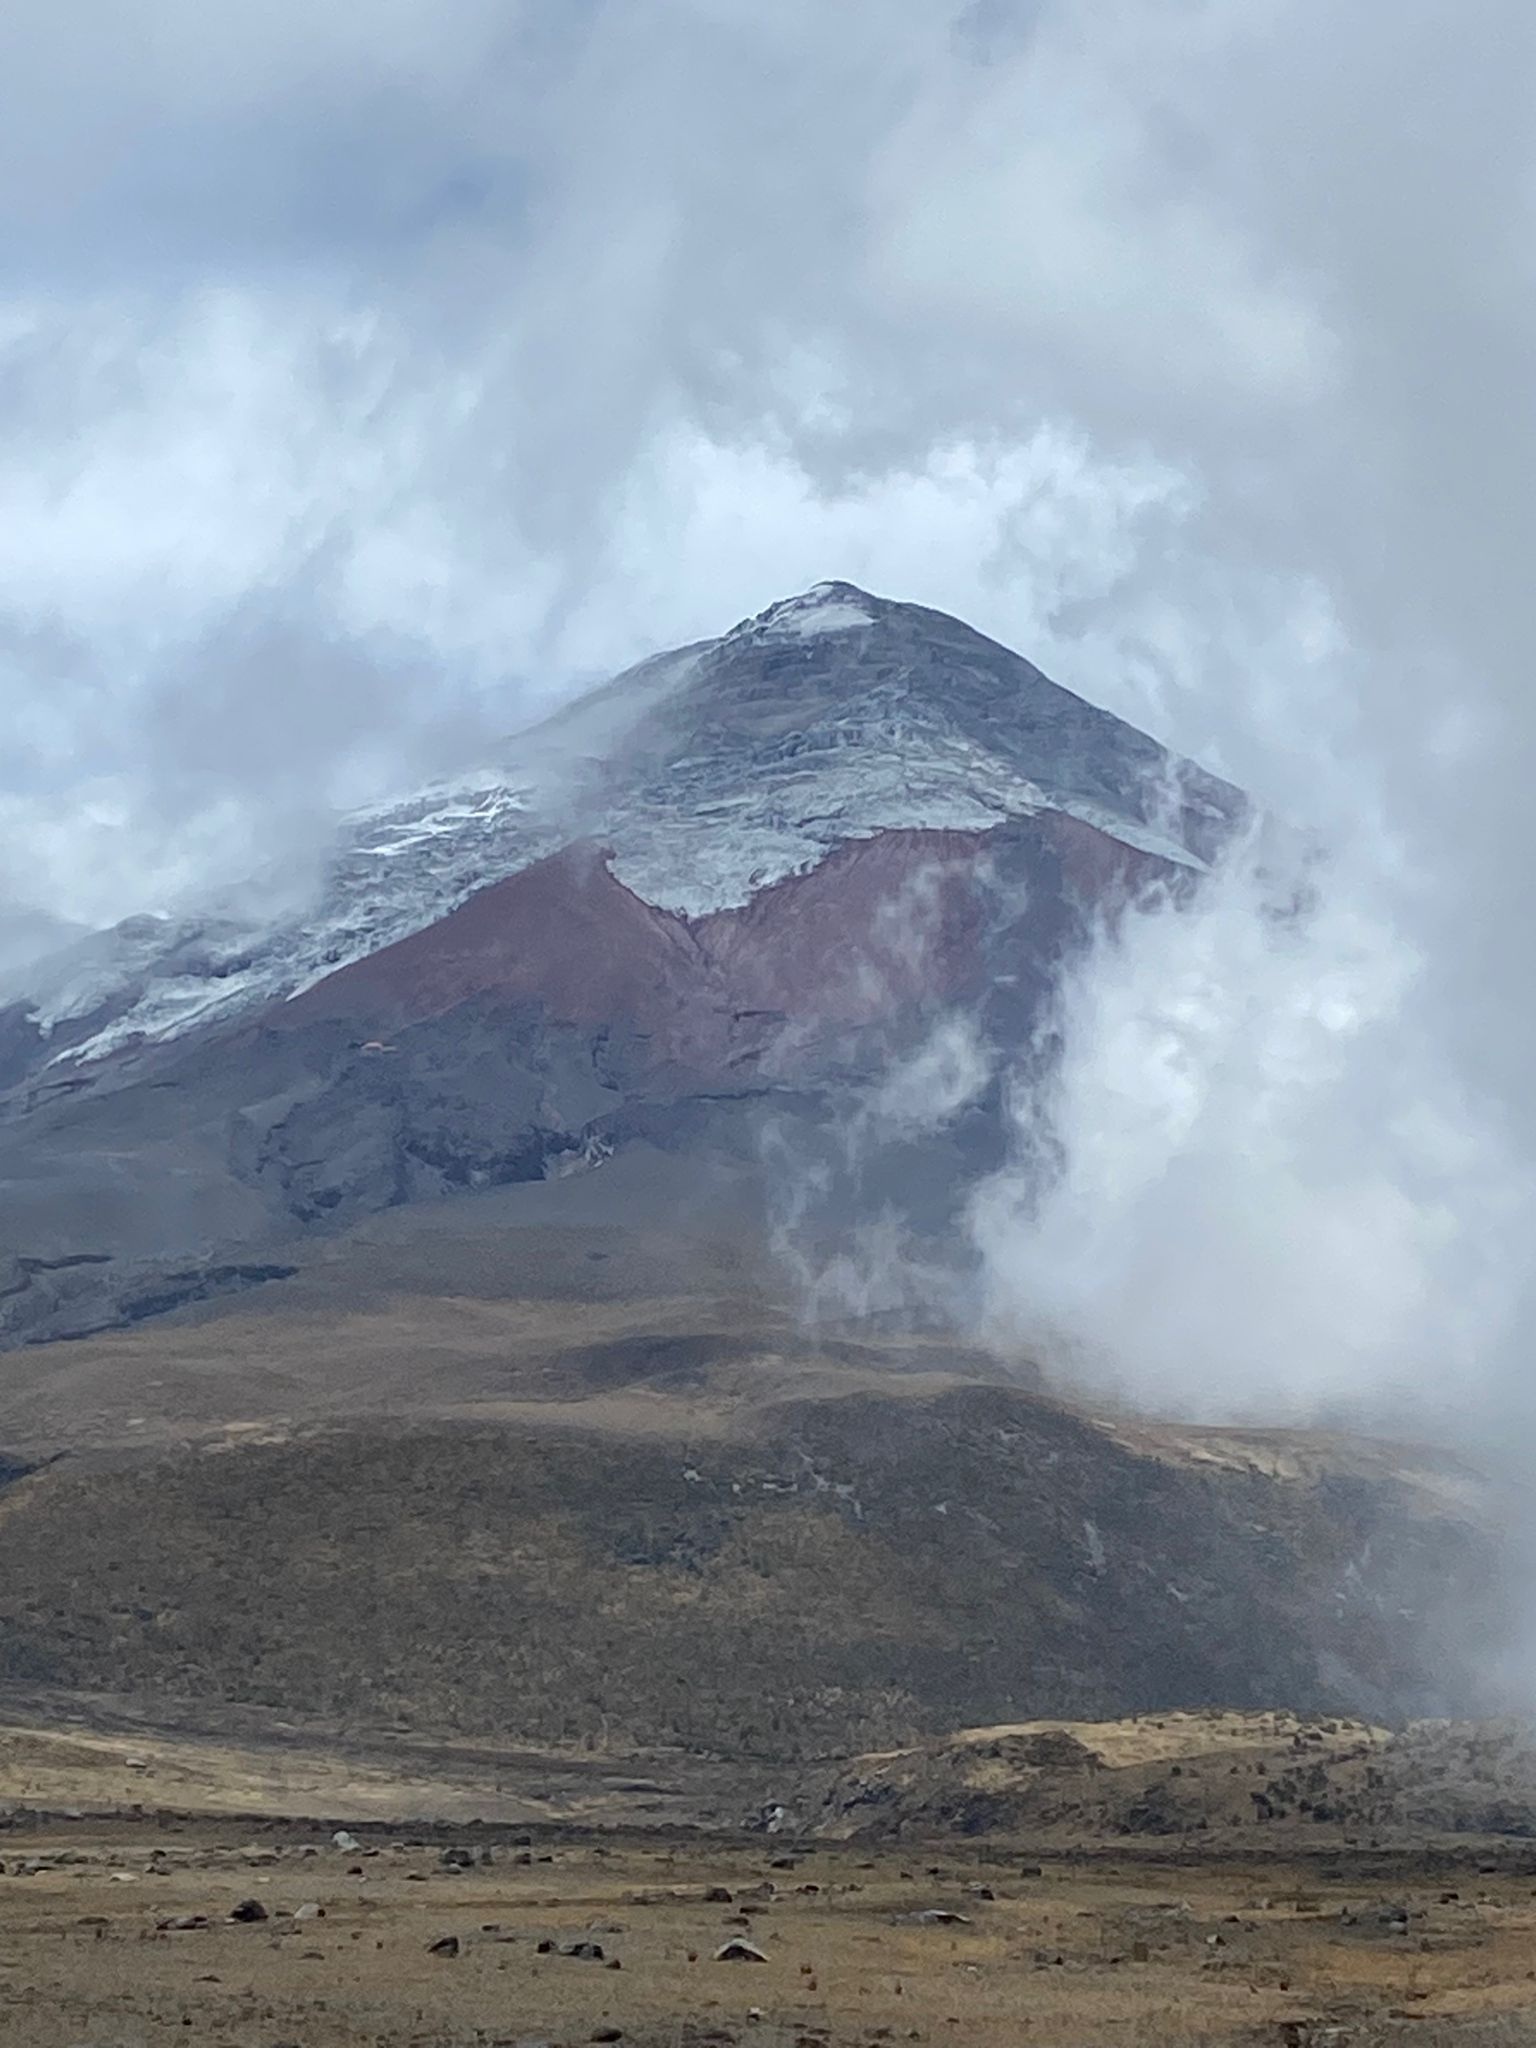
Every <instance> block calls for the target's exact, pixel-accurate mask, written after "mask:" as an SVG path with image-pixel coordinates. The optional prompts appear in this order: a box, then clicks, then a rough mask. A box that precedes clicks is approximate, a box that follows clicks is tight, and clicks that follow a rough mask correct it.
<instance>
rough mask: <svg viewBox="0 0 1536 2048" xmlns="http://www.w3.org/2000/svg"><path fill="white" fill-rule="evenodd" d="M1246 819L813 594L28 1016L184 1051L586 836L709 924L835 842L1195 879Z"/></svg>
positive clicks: (968, 642)
mask: <svg viewBox="0 0 1536 2048" xmlns="http://www.w3.org/2000/svg"><path fill="white" fill-rule="evenodd" d="M514 760H515V762H516V766H515V767H513V766H511V763H512V762H513V761H514ZM556 770H558V771H559V772H558V773H556V772H554V771H556ZM1242 808H1243V799H1242V798H1241V796H1240V795H1239V793H1238V792H1237V791H1236V790H1233V789H1230V788H1228V787H1227V785H1225V784H1223V783H1218V782H1217V781H1216V780H1215V779H1214V778H1213V777H1211V776H1208V775H1204V774H1203V773H1202V772H1201V771H1200V770H1199V769H1197V768H1193V767H1191V766H1190V764H1188V763H1181V762H1176V761H1174V760H1172V759H1171V757H1170V756H1169V755H1168V754H1167V753H1166V752H1165V750H1164V749H1163V748H1162V747H1160V746H1158V745H1157V743H1156V742H1155V741H1153V740H1151V739H1149V738H1147V736H1146V735H1145V734H1144V733H1140V732H1137V731H1136V730H1135V729H1134V728H1133V727H1131V726H1128V725H1125V724H1124V723H1123V722H1122V721H1121V720H1119V719H1116V718H1114V717H1112V716H1111V715H1110V714H1109V713H1107V712H1105V711H1101V710H1098V709H1096V708H1095V707H1094V706H1092V705H1091V704H1088V703H1085V702H1084V701H1083V700H1082V699H1081V698H1079V697H1075V696H1073V695H1072V693H1071V692H1070V691H1067V690H1064V689H1062V688H1060V687H1059V686H1058V685H1057V684H1055V683H1052V682H1051V681H1050V680H1049V678H1048V677H1046V676H1043V675H1042V674H1041V673H1040V671H1039V670H1038V669H1035V668H1032V667H1031V666H1030V664H1029V663H1028V662H1027V661H1024V660H1022V659H1021V658H1020V657H1019V656H1018V655H1016V654H1012V653H1010V652H1009V651H1008V650H1007V649H1006V648H1003V647H1000V646H998V645H997V643H996V642H994V641H990V640H987V639H985V638H984V637H983V636H982V635H981V634H979V633H976V632H973V631H972V630H971V629H970V628H969V627H967V626H964V625H962V624H961V623H960V622H959V621H958V620H955V619H950V618H946V617H945V616H944V615H943V614H942V613H938V612H934V611H929V610H925V609H922V608H919V607H917V606H914V605H906V604H901V603H898V602H894V601H892V600H888V599H885V598H877V597H871V596H870V595H869V594H868V593H867V592H865V591H862V590H859V589H857V588H856V587H855V586H854V585H852V584H849V583H842V582H827V583H818V584H815V585H814V586H813V587H812V588H811V589H809V590H806V591H803V592H801V593H800V594H799V595H798V596H795V597H788V598H784V599H781V600H780V601H779V602H778V603H777V604H774V605H770V606H769V608H768V609H767V610H766V611H764V612H761V613H759V614H758V616H757V617H756V618H753V619H748V620H746V621H744V622H743V623H742V624H741V625H739V626H737V627H735V628H734V629H733V630H732V631H730V632H729V633H727V634H725V635H724V636H723V637H722V638H720V639H718V640H714V641H706V642H702V643H699V644H697V645H695V646H692V647H688V648H683V649H679V650H677V651H676V652H675V653H673V654H670V655H658V656H653V657H652V658H651V659H650V660H649V661H646V662H642V663H640V664H639V666H638V667H636V668H634V669H631V670H629V671H627V672H626V674H624V675H622V676H620V677H618V678H616V679H615V680H614V681H613V682H612V683H609V684H606V685H604V686H603V687H602V688H601V689H599V690H597V691H594V692H592V693H591V694H590V695H589V696H588V697H586V698H583V699H581V700H580V701H579V702H578V703H576V704H573V705H572V706H570V707H569V708H568V709H567V710H566V711H565V712H563V713H561V714H560V715H559V716H558V717H557V718H555V719H552V720H549V721H546V722H545V724H544V725H543V726H542V727H539V728H535V729H534V730H532V731H530V732H528V733H525V734H523V735H521V736H520V738H519V739H518V740H516V741H514V742H510V743H509V745H508V753H507V756H506V761H505V763H504V764H503V765H502V766H499V767H491V768H488V769H483V770H481V771H480V772H476V773H471V774H468V775H465V776H463V777H460V778H455V779H454V780H452V781H451V782H445V783H440V784H438V785H436V786H433V787H431V788H427V789H422V790H418V791H417V792H415V793H414V794H413V795H412V796H410V797H407V798H405V799H404V800H403V801H399V802H395V803H391V804H384V805H379V806H376V807H374V808H373V809H371V810H370V811H368V812H366V813H362V814H359V815H357V816H355V817H353V818H351V819H348V820H346V821H345V822H344V824H343V826H342V828H341V830H340V832H339V833H338V835H337V838H336V841H335V843H334V846H333V848H332V853H331V859H330V863H329V872H328V875H327V879H326V885H325V889H324V892H323V895H322V897H321V899H320V900H319V901H318V902H316V903H315V904H313V905H312V906H311V907H310V908H309V910H308V911H307V912H306V913H304V914H302V915H299V916H292V915H289V914H287V913H284V914H283V915H281V916H278V917H274V918H273V919H272V920H271V921H270V922H261V921H254V922H253V921H249V920H245V919H235V920H231V919H230V918H229V917H228V916H219V915H214V914H210V916H208V917H206V918H203V919H194V920H184V921H177V922H176V923H174V924H172V925H170V926H167V927H166V928H165V929H164V930H163V931H162V930H161V929H160V928H158V927H157V926H155V925H154V924H153V923H149V924H143V923H142V922H140V923H131V924H130V925H128V926H125V927H123V928H122V929H121V930H120V931H119V932H118V933H116V934H115V935H112V936H111V937H110V938H109V939H107V940H104V941H93V942H88V943H85V944H83V945H81V946H79V947H76V948H72V949H71V950H70V951H69V952H68V953H67V954H65V955H62V956H59V957H58V958H57V959H56V960H55V961H54V962H52V963H51V964H49V965H48V966H46V967H45V968H44V969H42V970H40V971H39V972H38V974H37V977H36V980H35V982H34V985H33V988H32V991H31V1001H30V1002H29V1003H28V1004H27V1005H26V1007H27V1009H28V1010H29V1011H30V1013H31V1018H32V1021H33V1026H34V1028H35V1030H36V1032H37V1034H38V1038H39V1041H40V1042H39V1045H38V1048H37V1052H38V1056H39V1058H40V1059H41V1060H43V1061H46V1060H47V1059H49V1058H52V1059H69V1060H73V1061H80V1060H89V1059H98V1058H101V1057H102V1056H103V1055H105V1054H107V1053H110V1052H114V1051H117V1050H119V1049H122V1048H125V1047H128V1046H131V1045H133V1044H134V1043H136V1042H149V1043H154V1042H157V1041H161V1040H165V1039H169V1038H176V1037H179V1036H182V1035H183V1034H184V1033H186V1032H188V1031H192V1030H195V1029H201V1028H204V1027H206V1026H208V1025H210V1024H213V1023H215V1022H226V1021H228V1020H230V1019H232V1018H234V1017H236V1016H238V1015H241V1014H245V1013H249V1012H250V1011H252V1010H255V1009H259V1008H260V1007H261V1006H262V1005H263V1004H267V1003H271V1002H274V1001H277V1000H280V999H282V998H283V997H285V996H291V995H294V994H296V993H298V992H299V991H301V990H302V989H304V988H305V987H307V986H309V985H311V984H312V983H314V982H316V981H318V980H321V979H323V978H324V977H325V976H326V975H328V974H330V973H331V972H332V971H333V970H334V969H336V968H337V967H340V966H343V965H345V964H346V963H348V962H349V961H352V960H357V959H359V958H362V957H364V956H366V955H368V954H371V953H374V952H377V951H378V950H379V949H380V948H381V947H383V946H385V945H388V944H389V943H391V941H393V940H396V939H400V938H404V937H405V936H406V935H407V934H409V933H411V932H414V931H419V930H421V929H423V928H424V927H426V926H428V925H430V924H433V923H435V922H436V921H437V920H438V919H439V918H441V917H444V916H446V915H447V914H448V913H449V912H451V911H453V910H454V909H456V908H457V907H458V906H459V905H460V904H461V903H463V902H464V901H465V900H466V899H467V898H468V897H469V896H471V895H473V894H474V893H475V891H476V890H478V889H481V888H484V887H485V886H486V885H487V884H488V883H492V882H497V881H501V880H503V879H505V878H506V877H507V876H509V875H513V874H516V873H517V872H518V871H519V870H520V869H522V868H525V867H527V866H528V865H529V864H530V863H531V862H533V861H535V860H538V859H539V858H541V857H542V856H543V855H545V854H548V853H552V852H554V851H556V850H557V849H558V848H559V847H560V846H562V845H565V844H568V843H569V842H570V841H571V840H572V839H573V838H577V837H595V838H598V839H600V840H601V841H602V842H603V843H604V844H605V845H608V846H611V847H612V848H613V857H614V869H613V871H614V873H615V875H616V876H617V877H618V878H619V880H620V881H622V882H623V883H624V884H625V885H626V886H627V887H629V888H630V889H632V890H633V891H634V892H635V893H636V894H637V895H638V896H640V897H642V898H643V899H645V900H646V901H648V902H650V903H653V904H656V905H658V906H659V907H662V908H665V909H669V910H673V911H677V912H680V913H682V914H684V915H687V916H701V915H704V914H706V913H709V912H713V911H718V910H724V909H727V908H730V907H732V906H737V905H740V904H743V903H746V902H748V901H749V900H750V899H751V898H752V896H753V895H754V894H755V893H756V892H757V891H758V890H759V889H761V888H763V887H764V886H766V885H767V884H769V883H771V882H775V881H778V880H780V879H782V878H783V877H784V876H786V875H789V874H793V873H796V872H798V871H802V870H804V869H807V868H811V867H814V866H815V865H816V864H817V862H818V861H820V860H822V859H824V858H825V857H826V855H827V854H828V853H829V852H830V851H831V850H832V849H833V848H835V847H837V846H840V845H842V844H844V843H845V842H847V841H848V840H851V839H862V838H869V837H871V836H873V835H875V834H878V833H880V832H884V831H890V830H913V829H926V830H951V831H968V832H981V831H987V830H990V829H991V828H992V827H994V826H996V825H1000V824H1002V823H1004V822H1005V821H1007V820H1010V819H1020V818H1026V817H1031V816H1033V815H1035V814H1036V813H1037V812H1040V811H1058V812H1062V813H1065V814H1066V815H1068V816H1071V817H1076V818H1079V819H1081V820H1083V821H1085V822H1086V823H1088V824H1090V825H1092V826H1094V827H1095V829H1097V830H1099V831H1101V832H1104V833H1106V834H1108V835H1109V836H1110V837H1111V838H1115V839H1118V840H1120V841H1121V842H1122V843H1123V844H1125V845H1128V846H1131V847H1135V848H1139V849H1140V850H1142V851H1145V852H1148V853H1151V854H1154V855H1156V856H1157V857H1159V858H1161V859H1164V860H1167V861H1170V862H1174V863H1177V864H1180V865H1184V866H1191V867H1196V868H1198V867H1200V866H1202V865H1204V863H1205V862H1206V861H1207V860H1208V859H1209V858H1210V856H1211V854H1212V852H1213V851H1214V849H1215V847H1217V846H1218V845H1220V844H1221V843H1222V842H1223V840H1224V837H1225V835H1226V833H1227V832H1228V831H1229V830H1230V828H1231V825H1232V823H1233V821H1234V820H1235V819H1236V818H1237V817H1238V816H1239V815H1240V814H1241V811H1242Z"/></svg>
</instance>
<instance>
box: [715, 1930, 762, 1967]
mask: <svg viewBox="0 0 1536 2048" xmlns="http://www.w3.org/2000/svg"><path fill="white" fill-rule="evenodd" d="M767 1960H768V1958H767V1957H766V1956H765V1955H764V1954H763V1952H762V1950H761V1949H760V1948H757V1947H755V1946H754V1945H753V1944H752V1943H751V1942H750V1941H743V1940H742V1938H741V1936H740V1935H739V1934H733V1935H732V1937H731V1939H730V1940H729V1941H723V1942H721V1944H720V1946H719V1947H718V1948H717V1949H716V1950H715V1961H716V1962H717V1963H766V1962H767Z"/></svg>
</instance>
